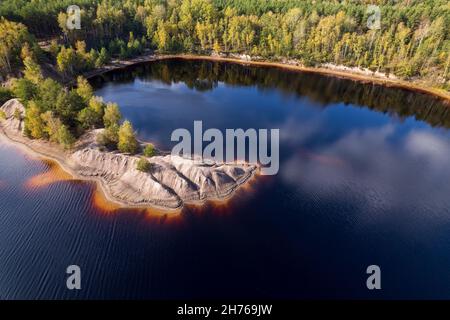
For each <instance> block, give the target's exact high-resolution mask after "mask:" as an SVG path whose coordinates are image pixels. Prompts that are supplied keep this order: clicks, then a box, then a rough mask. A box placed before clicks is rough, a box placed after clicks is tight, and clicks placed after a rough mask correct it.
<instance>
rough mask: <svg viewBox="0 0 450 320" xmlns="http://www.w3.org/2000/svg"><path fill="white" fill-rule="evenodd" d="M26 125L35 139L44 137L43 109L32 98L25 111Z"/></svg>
mask: <svg viewBox="0 0 450 320" xmlns="http://www.w3.org/2000/svg"><path fill="white" fill-rule="evenodd" d="M25 127H26V131H27V132H29V134H30V137H31V138H33V139H41V138H43V137H44V133H45V131H44V121H43V120H42V118H41V110H40V109H39V107H38V105H37V104H36V103H35V102H34V101H33V100H31V101H30V102H29V103H28V108H27V109H26V113H25Z"/></svg>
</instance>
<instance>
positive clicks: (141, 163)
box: [136, 157, 151, 172]
mask: <svg viewBox="0 0 450 320" xmlns="http://www.w3.org/2000/svg"><path fill="white" fill-rule="evenodd" d="M136 169H137V170H139V171H141V172H149V171H150V169H151V164H150V162H149V161H148V160H147V159H146V158H145V157H141V158H140V159H139V160H138V162H137V164H136Z"/></svg>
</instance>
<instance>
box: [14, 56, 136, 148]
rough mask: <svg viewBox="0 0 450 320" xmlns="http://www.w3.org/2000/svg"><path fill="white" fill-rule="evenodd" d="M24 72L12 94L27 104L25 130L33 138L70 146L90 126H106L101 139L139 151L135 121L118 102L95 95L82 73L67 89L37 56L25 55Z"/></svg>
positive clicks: (111, 144)
mask: <svg viewBox="0 0 450 320" xmlns="http://www.w3.org/2000/svg"><path fill="white" fill-rule="evenodd" d="M23 64H24V65H25V69H24V76H23V77H22V78H20V79H15V80H14V81H13V83H12V86H11V89H12V95H13V96H15V97H17V98H19V99H20V100H21V102H22V103H23V104H24V105H25V108H26V113H25V119H24V124H25V126H24V133H25V135H26V136H28V137H29V138H31V139H45V140H49V141H51V142H55V143H59V144H61V145H62V146H64V147H65V148H70V147H72V145H73V144H74V143H75V142H76V139H77V138H78V137H79V136H81V135H82V134H83V133H84V132H85V131H86V130H91V129H95V128H105V130H104V132H103V134H101V135H99V137H98V142H99V143H100V144H102V145H104V146H106V147H108V148H111V149H116V148H117V149H119V150H120V151H121V152H126V153H136V152H138V151H139V150H138V143H137V140H136V138H135V133H134V130H133V127H132V125H131V123H129V122H128V121H125V122H124V123H123V124H120V120H121V118H122V116H121V114H120V111H119V107H118V106H117V104H114V103H108V104H105V103H104V102H103V101H102V99H101V98H99V97H96V96H94V95H93V89H92V87H91V85H90V84H89V82H88V81H87V80H86V79H85V78H83V77H81V76H79V77H78V78H77V85H76V86H75V87H74V88H72V89H70V90H69V89H67V88H65V87H63V86H62V85H61V84H59V83H58V82H56V81H55V80H53V79H51V78H44V77H43V76H42V72H41V68H40V66H39V64H38V63H37V62H36V61H35V60H34V58H33V56H30V55H27V56H24V60H23Z"/></svg>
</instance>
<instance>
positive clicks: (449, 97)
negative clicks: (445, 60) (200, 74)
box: [83, 54, 450, 106]
mask: <svg viewBox="0 0 450 320" xmlns="http://www.w3.org/2000/svg"><path fill="white" fill-rule="evenodd" d="M170 59H183V60H188V61H189V60H190V61H199V60H206V61H215V62H229V63H236V64H240V65H244V66H248V65H250V66H257V67H272V68H279V69H284V70H289V71H295V72H303V73H315V74H320V75H323V76H331V77H337V78H343V79H348V80H353V81H358V82H360V83H363V84H364V83H366V84H367V83H373V84H377V85H382V86H385V87H388V88H396V89H403V90H408V91H413V92H417V93H421V94H427V95H431V96H433V97H435V98H438V99H441V100H443V102H444V103H445V104H447V105H448V106H450V92H446V91H445V90H443V89H438V88H434V87H426V86H421V85H418V84H416V83H414V82H412V81H407V80H401V79H390V78H386V77H377V76H371V75H365V74H362V73H357V72H351V71H342V70H335V69H330V68H325V67H304V66H300V65H296V64H289V63H284V62H273V61H265V60H261V61H260V60H245V59H240V58H237V57H221V56H207V55H194V54H144V55H141V56H139V57H136V58H131V59H128V60H116V61H114V62H112V63H110V64H108V65H106V66H104V67H102V68H99V69H95V70H92V71H90V72H86V73H84V74H83V76H84V77H85V78H86V79H91V78H93V77H96V76H100V75H102V74H105V73H108V72H111V71H115V70H122V69H126V68H127V67H130V66H134V65H138V64H141V63H147V62H153V61H163V60H170Z"/></svg>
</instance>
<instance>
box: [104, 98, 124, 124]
mask: <svg viewBox="0 0 450 320" xmlns="http://www.w3.org/2000/svg"><path fill="white" fill-rule="evenodd" d="M121 118H122V114H121V113H120V110H119V106H118V105H117V104H116V103H108V104H107V105H106V109H105V115H104V116H103V124H104V126H105V128H108V127H110V126H112V125H118V124H119V121H120V119H121Z"/></svg>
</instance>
